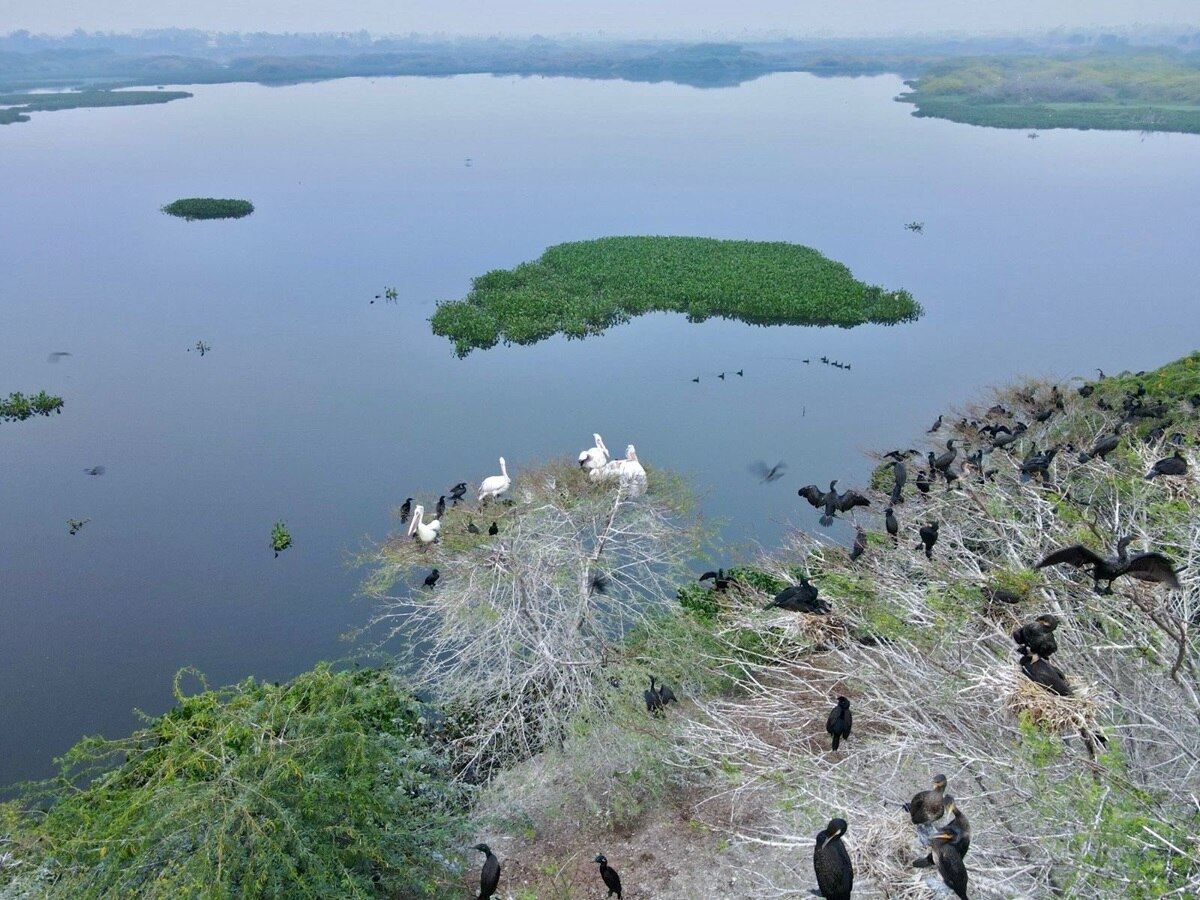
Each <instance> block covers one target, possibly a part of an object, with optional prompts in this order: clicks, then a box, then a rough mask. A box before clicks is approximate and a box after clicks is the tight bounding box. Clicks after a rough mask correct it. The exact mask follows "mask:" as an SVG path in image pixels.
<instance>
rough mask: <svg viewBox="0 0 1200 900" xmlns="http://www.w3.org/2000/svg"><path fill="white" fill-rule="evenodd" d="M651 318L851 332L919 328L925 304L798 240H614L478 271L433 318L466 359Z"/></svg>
mask: <svg viewBox="0 0 1200 900" xmlns="http://www.w3.org/2000/svg"><path fill="white" fill-rule="evenodd" d="M649 312H680V313H684V314H686V315H687V317H688V320H689V321H692V322H702V321H704V320H705V319H708V318H711V317H713V316H717V317H721V318H726V319H738V320H740V321H743V322H749V323H751V324H755V325H838V326H841V327H844V328H850V327H853V326H855V325H861V324H863V323H864V322H879V323H883V324H895V323H897V322H909V321H913V320H915V319H917V318H918V317H919V316H920V315H921V314H922V309H921V306H920V304H919V303H917V302H916V301H915V300H913V298H912V296H911V295H910V294H909V293H908V292H907V291H903V290H898V291H886V290H884V289H883V288H880V287H875V286H873V285H867V284H864V283H863V282H861V281H858V280H856V279H855V278H854V277H853V276H852V275H851V274H850V270H849V269H847V268H846V267H845V266H844V265H842V264H841V263H837V262H834V261H833V260H830V259H827V258H826V257H824V256H822V255H821V254H820V253H818V252H817V251H816V250H812V249H810V248H808V247H802V246H800V245H798V244H787V243H782V242H765V241H719V240H713V239H710V238H695V237H610V238H601V239H599V240H594V241H580V242H577V243H570V244H558V245H557V246H554V247H551V248H550V249H548V250H547V251H546V252H545V253H543V254H542V256H541V257H540V258H539V259H538V260H536V261H534V262H530V263H523V264H522V265H520V266H517V267H516V268H515V269H511V270H507V269H498V270H496V271H493V272H488V273H487V274H485V275H481V276H480V277H478V278H476V279H475V280H474V282H473V283H472V288H471V292H470V293H469V294H468V295H467V296H466V297H465V298H463V299H462V300H456V301H450V302H446V303H442V304H440V305H439V306H438V309H437V312H435V313H434V315H433V317H432V318H431V320H430V321H431V323H432V325H433V331H434V333H435V334H440V335H443V336H445V337H448V338H450V340H452V341H453V342H454V347H455V350H456V352H457V353H458V354H459V355H460V356H463V355H466V354H467V353H470V352H471V351H472V350H475V349H483V348H487V347H492V346H495V345H496V344H497V343H499V342H504V343H513V344H532V343H535V342H537V341H540V340H543V339H544V338H547V337H550V336H551V335H554V334H565V335H566V336H567V337H568V338H582V337H586V336H588V335H592V334H600V333H602V332H603V331H604V330H605V329H607V328H610V327H612V326H613V325H616V324H619V323H621V322H626V321H628V320H629V319H631V318H633V317H635V316H639V315H643V314H645V313H649Z"/></svg>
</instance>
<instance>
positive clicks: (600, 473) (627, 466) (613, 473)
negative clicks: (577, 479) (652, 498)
mask: <svg viewBox="0 0 1200 900" xmlns="http://www.w3.org/2000/svg"><path fill="white" fill-rule="evenodd" d="M588 478H590V479H591V480H592V481H620V482H621V484H622V485H623V486H624V487H625V488H626V489H628V491H629V496H630V497H636V496H638V495H639V494H641V493H642V491H644V490H645V489H646V470H645V469H643V468H642V464H641V463H640V462H638V458H637V450H636V449H634V446H633V444H630V445H629V446H628V447H626V448H625V458H624V459H613V460H609V461H608V462H606V463H605V464H604V465H602V466H600V467H599V468H598V469H592V470H591V471H590V472H588Z"/></svg>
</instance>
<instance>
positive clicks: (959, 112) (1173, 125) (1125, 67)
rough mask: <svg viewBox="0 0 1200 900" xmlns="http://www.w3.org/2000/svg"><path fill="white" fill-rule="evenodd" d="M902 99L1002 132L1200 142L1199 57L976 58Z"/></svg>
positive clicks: (944, 66)
mask: <svg viewBox="0 0 1200 900" xmlns="http://www.w3.org/2000/svg"><path fill="white" fill-rule="evenodd" d="M910 84H911V85H912V88H913V90H912V91H911V92H910V93H906V94H902V95H901V96H900V97H899V99H900V100H903V101H905V102H908V103H915V104H916V105H917V110H916V112H915V113H914V115H916V116H932V117H936V118H943V119H951V120H952V121H955V122H965V123H968V124H971V125H990V126H993V127H997V128H1022V129H1026V128H1036V129H1044V128H1080V129H1087V128H1103V129H1122V130H1135V131H1182V132H1189V133H1193V134H1200V54H1190V55H1185V54H1182V53H1178V52H1172V51H1141V52H1137V53H1133V52H1127V53H1121V54H1112V53H1097V54H1093V55H1089V56H1082V57H1070V58H1062V57H1060V58H1053V57H1026V56H1014V57H978V58H973V59H959V60H953V61H948V62H941V63H938V64H936V65H933V66H932V67H931V68H930V69H929V71H928V72H926V73H925V74H923V75H921V76H920V78H918V79H917V80H916V81H915V82H911V83H910Z"/></svg>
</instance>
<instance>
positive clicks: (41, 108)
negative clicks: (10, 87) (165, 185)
mask: <svg viewBox="0 0 1200 900" xmlns="http://www.w3.org/2000/svg"><path fill="white" fill-rule="evenodd" d="M191 96H192V95H191V94H189V93H188V92H187V91H98V90H87V91H62V92H56V93H48V94H13V93H10V94H0V107H7V108H5V109H0V125H9V124H12V123H13V122H28V121H29V114H30V113H36V112H53V111H55V110H60V109H93V108H98V107H108V106H145V105H147V104H151V103H169V102H171V101H172V100H182V99H184V98H185V97H191Z"/></svg>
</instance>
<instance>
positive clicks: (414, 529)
mask: <svg viewBox="0 0 1200 900" xmlns="http://www.w3.org/2000/svg"><path fill="white" fill-rule="evenodd" d="M441 530H442V521H441V519H434V520H433V521H432V522H430V523H428V524H426V523H425V507H423V506H420V505H418V506H417V508H416V509H414V510H413V514H412V521H411V522H409V523H408V534H409V536H410V537H411V536H412V535H414V534H415V535H416V537H417V540H418V541H420V542H421V543H422V544H431V543H433V542H434V541H436V540H437V538H438V535H439V534H440V533H441Z"/></svg>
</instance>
